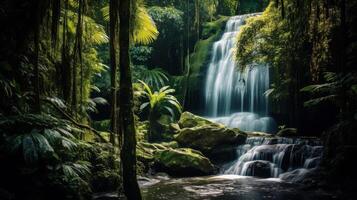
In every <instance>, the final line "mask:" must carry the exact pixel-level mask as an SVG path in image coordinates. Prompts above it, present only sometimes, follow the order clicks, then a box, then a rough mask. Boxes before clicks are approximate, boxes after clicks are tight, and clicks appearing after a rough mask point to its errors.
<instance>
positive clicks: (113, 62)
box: [110, 0, 119, 145]
mask: <svg viewBox="0 0 357 200" xmlns="http://www.w3.org/2000/svg"><path fill="white" fill-rule="evenodd" d="M118 4H119V2H118V0H110V67H111V74H110V79H111V84H110V86H111V98H112V99H111V127H110V128H111V135H110V142H111V143H112V144H113V145H114V143H115V138H114V135H115V134H116V133H117V130H118V129H117V123H118V122H117V46H118V44H117V31H118V24H119V22H118V20H119V19H118Z"/></svg>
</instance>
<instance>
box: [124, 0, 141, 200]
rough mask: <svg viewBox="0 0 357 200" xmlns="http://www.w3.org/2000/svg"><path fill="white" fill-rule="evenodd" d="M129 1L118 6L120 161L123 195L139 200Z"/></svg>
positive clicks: (132, 199)
mask: <svg viewBox="0 0 357 200" xmlns="http://www.w3.org/2000/svg"><path fill="white" fill-rule="evenodd" d="M130 11H131V0H121V1H120V6H119V16H120V31H119V42H120V43H119V46H120V50H119V51H120V53H119V55H120V58H119V60H120V62H119V64H120V68H119V69H120V98H119V100H120V104H119V105H120V113H121V116H122V120H121V122H122V124H121V126H122V130H123V134H124V141H123V148H122V151H121V152H122V153H121V160H122V165H123V186H124V193H125V196H126V197H127V199H128V200H141V194H140V189H139V185H138V182H137V178H136V135H135V125H134V114H133V111H132V108H133V88H132V80H131V71H130V57H129V38H130Z"/></svg>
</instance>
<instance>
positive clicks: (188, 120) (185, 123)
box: [178, 112, 224, 128]
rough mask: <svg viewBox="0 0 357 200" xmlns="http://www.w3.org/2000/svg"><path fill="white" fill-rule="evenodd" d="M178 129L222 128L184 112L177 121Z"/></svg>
mask: <svg viewBox="0 0 357 200" xmlns="http://www.w3.org/2000/svg"><path fill="white" fill-rule="evenodd" d="M178 125H179V127H180V128H194V127H197V126H207V125H208V126H214V127H224V125H222V124H218V123H214V122H212V121H210V120H208V119H205V118H203V117H200V116H197V115H194V114H192V113H190V112H184V113H182V114H181V117H180V120H179V121H178Z"/></svg>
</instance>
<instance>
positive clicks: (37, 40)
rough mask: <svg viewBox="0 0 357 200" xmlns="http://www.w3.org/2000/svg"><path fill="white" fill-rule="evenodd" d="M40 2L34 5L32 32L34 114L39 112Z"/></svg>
mask: <svg viewBox="0 0 357 200" xmlns="http://www.w3.org/2000/svg"><path fill="white" fill-rule="evenodd" d="M41 3H42V2H41V1H37V5H36V19H35V20H36V22H35V31H34V45H35V62H34V74H35V76H34V81H33V84H34V86H33V87H34V94H35V98H34V100H35V105H34V108H35V112H36V113H40V112H41V104H40V71H39V51H40V22H41V12H42V11H41Z"/></svg>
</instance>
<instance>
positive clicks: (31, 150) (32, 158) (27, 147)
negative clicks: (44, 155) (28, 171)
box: [22, 134, 38, 164]
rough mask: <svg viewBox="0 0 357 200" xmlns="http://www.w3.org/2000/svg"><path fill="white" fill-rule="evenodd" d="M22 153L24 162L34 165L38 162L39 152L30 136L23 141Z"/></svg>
mask: <svg viewBox="0 0 357 200" xmlns="http://www.w3.org/2000/svg"><path fill="white" fill-rule="evenodd" d="M22 151H23V156H24V160H25V162H26V163H27V164H33V163H36V162H37V161H38V152H37V148H36V145H35V143H34V141H33V140H32V137H31V135H30V134H28V135H26V136H24V137H23V139H22Z"/></svg>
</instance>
